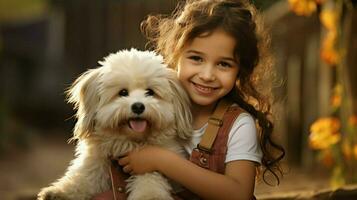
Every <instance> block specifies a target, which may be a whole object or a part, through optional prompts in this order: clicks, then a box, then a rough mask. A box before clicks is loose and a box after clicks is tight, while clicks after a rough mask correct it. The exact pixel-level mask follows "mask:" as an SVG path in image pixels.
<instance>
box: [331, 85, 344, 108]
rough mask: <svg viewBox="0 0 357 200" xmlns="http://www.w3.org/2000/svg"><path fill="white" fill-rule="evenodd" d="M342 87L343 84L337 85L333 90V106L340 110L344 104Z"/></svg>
mask: <svg viewBox="0 0 357 200" xmlns="http://www.w3.org/2000/svg"><path fill="white" fill-rule="evenodd" d="M341 95H342V85H341V84H337V85H335V87H334V88H333V91H332V96H331V99H330V100H331V105H332V107H334V108H338V107H340V105H341V102H342V96H341Z"/></svg>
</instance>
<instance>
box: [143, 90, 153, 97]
mask: <svg viewBox="0 0 357 200" xmlns="http://www.w3.org/2000/svg"><path fill="white" fill-rule="evenodd" d="M154 94H155V92H154V90H152V89H147V90H146V93H145V95H146V96H154Z"/></svg>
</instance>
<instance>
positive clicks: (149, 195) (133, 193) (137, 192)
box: [127, 172, 173, 200]
mask: <svg viewBox="0 0 357 200" xmlns="http://www.w3.org/2000/svg"><path fill="white" fill-rule="evenodd" d="M171 190H172V188H171V186H170V184H169V182H168V180H167V179H166V178H165V177H164V176H162V175H161V174H159V173H157V172H153V173H146V174H143V175H136V176H131V177H130V178H129V179H128V185H127V192H128V193H129V196H128V200H142V199H145V200H154V199H155V200H173V198H172V197H171V193H170V192H171Z"/></svg>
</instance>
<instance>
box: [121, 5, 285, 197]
mask: <svg viewBox="0 0 357 200" xmlns="http://www.w3.org/2000/svg"><path fill="white" fill-rule="evenodd" d="M142 28H143V32H144V33H145V34H146V35H147V37H148V38H149V40H150V41H151V42H152V44H153V45H154V47H155V49H156V50H157V51H158V52H159V53H161V54H162V55H163V56H164V57H165V60H166V62H167V63H168V64H169V65H170V66H172V67H175V69H177V72H178V78H179V80H180V81H181V83H182V85H183V87H184V88H185V90H186V91H187V93H188V94H189V96H190V99H191V102H192V114H193V118H194V119H193V127H194V129H195V131H194V133H193V138H192V141H190V143H189V144H187V145H185V149H186V150H187V152H188V153H191V152H192V151H193V149H194V148H195V147H196V146H197V144H198V143H199V142H200V140H201V137H202V135H203V133H204V131H205V129H206V127H207V126H208V125H207V124H208V123H207V122H208V121H209V117H210V116H211V114H212V113H213V112H214V109H215V107H216V105H217V103H218V102H219V101H220V100H221V99H226V100H229V101H230V102H233V103H232V105H231V107H239V108H240V109H242V110H244V112H239V116H236V117H237V118H236V119H235V121H234V123H233V126H232V127H231V128H230V129H228V130H227V131H229V133H228V140H227V142H226V144H224V145H226V146H227V151H226V153H225V154H224V155H223V156H224V159H223V161H222V162H224V163H223V164H224V165H223V166H224V170H223V171H222V172H215V171H211V170H208V169H205V168H202V167H200V166H197V165H196V164H194V163H192V162H190V161H189V160H186V159H183V158H182V157H180V156H178V155H176V154H174V153H172V152H170V151H167V150H164V149H161V148H158V147H153V146H147V147H145V148H142V149H140V150H138V151H135V152H130V153H128V155H127V156H125V157H123V158H121V159H119V161H118V162H119V164H120V165H122V166H123V170H124V171H125V172H127V173H131V174H142V173H146V172H151V171H159V172H160V173H162V174H164V175H165V176H167V177H169V178H171V179H173V180H174V181H176V182H178V183H180V184H181V185H183V186H184V187H186V188H187V189H188V190H190V191H192V192H193V193H195V194H196V195H198V196H199V197H200V198H202V199H225V200H226V199H252V198H253V192H254V184H255V177H256V169H257V168H258V166H260V165H261V166H262V167H263V179H264V181H266V180H265V177H266V176H265V175H266V172H271V173H272V174H273V175H274V177H275V178H276V179H277V181H278V182H279V177H278V174H279V173H280V175H281V169H280V167H279V161H280V160H281V159H282V158H283V157H284V154H285V152H284V149H283V148H282V147H281V146H280V145H278V144H277V143H275V142H274V141H273V139H272V131H273V124H272V121H271V107H270V98H269V94H270V91H269V90H267V91H268V92H265V93H263V90H262V89H264V88H263V87H261V86H265V87H266V86H268V85H269V84H267V82H263V78H265V77H266V75H267V74H269V73H270V72H271V71H270V67H271V62H270V61H269V59H266V58H268V56H267V55H266V51H265V49H266V48H267V42H268V40H267V38H266V37H265V35H264V34H263V32H262V30H261V24H260V23H259V22H258V18H257V14H256V10H255V9H254V7H253V6H252V5H251V4H249V3H248V2H246V1H243V0H188V1H187V2H186V4H184V5H180V6H179V7H178V9H176V10H175V11H174V13H173V15H172V16H169V17H162V16H149V17H148V18H147V19H146V20H145V21H144V22H143V24H142ZM263 73H264V74H263ZM265 89H266V88H265ZM267 89H269V88H267ZM227 131H226V132H227ZM218 137H219V136H218ZM152 155H155V156H152Z"/></svg>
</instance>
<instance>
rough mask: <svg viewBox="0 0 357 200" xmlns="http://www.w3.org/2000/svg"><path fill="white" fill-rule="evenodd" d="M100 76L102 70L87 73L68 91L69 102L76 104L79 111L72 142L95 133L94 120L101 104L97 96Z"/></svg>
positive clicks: (75, 106)
mask: <svg viewBox="0 0 357 200" xmlns="http://www.w3.org/2000/svg"><path fill="white" fill-rule="evenodd" d="M99 74H100V68H97V69H90V70H88V71H86V72H85V73H83V74H82V75H81V76H80V77H78V78H77V79H76V80H75V81H74V83H73V84H72V86H71V87H70V88H69V89H68V90H67V91H66V94H67V101H68V102H69V103H72V104H74V108H75V109H76V110H77V113H76V117H77V123H76V125H75V127H74V131H73V138H72V140H73V139H74V140H76V139H83V138H85V137H87V136H89V135H90V133H92V132H93V131H94V125H95V120H94V118H95V115H96V110H97V106H98V102H99V95H98V94H97V91H98V88H97V86H98V85H99V84H98V77H99Z"/></svg>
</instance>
